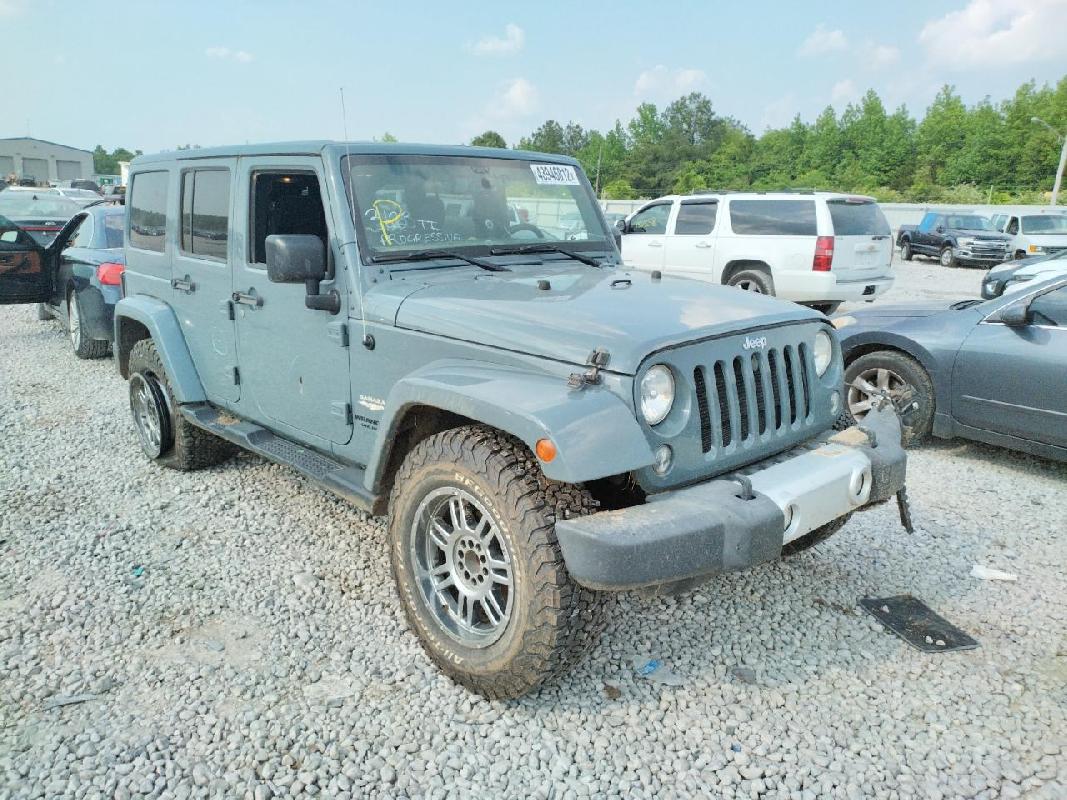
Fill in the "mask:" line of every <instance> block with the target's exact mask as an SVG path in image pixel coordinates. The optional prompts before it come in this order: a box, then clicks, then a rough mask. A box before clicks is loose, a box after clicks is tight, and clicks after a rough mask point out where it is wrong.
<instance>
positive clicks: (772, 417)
mask: <svg viewBox="0 0 1067 800" xmlns="http://www.w3.org/2000/svg"><path fill="white" fill-rule="evenodd" d="M811 369H814V365H813V364H812V363H811V355H810V353H809V350H808V346H807V345H806V344H799V345H792V344H787V345H785V346H784V347H780V348H779V347H770V348H768V349H767V350H765V351H761V352H757V353H752V354H751V355H739V356H734V357H733V358H732V359H729V360H721V361H716V362H715V363H714V364H712V365H710V367H709V366H705V365H699V366H697V367H696V368H695V369H694V370H693V385H694V387H695V391H696V402H697V411H698V414H699V417H700V442H701V447H702V449H703V451H704V452H705V453H708V452H711V450H712V449H722V448H729V447H731V446H743V445H744V444H746V443H751V442H754V441H755V440H756V439H757V438H762V437H766V436H771V435H776V434H779V433H783V432H785V430H786V429H788V428H792V427H793V426H795V425H797V423H798V422H799V423H802V422H804V421H806V420H807V419H808V417H809V416H810V415H811V413H812V391H813V389H812V382H811V377H810V375H809V370H811ZM709 384H714V389H713V390H711V391H709Z"/></svg>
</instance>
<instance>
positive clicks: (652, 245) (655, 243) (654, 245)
mask: <svg viewBox="0 0 1067 800" xmlns="http://www.w3.org/2000/svg"><path fill="white" fill-rule="evenodd" d="M648 246H649V247H663V242H649V243H648Z"/></svg>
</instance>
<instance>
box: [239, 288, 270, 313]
mask: <svg viewBox="0 0 1067 800" xmlns="http://www.w3.org/2000/svg"><path fill="white" fill-rule="evenodd" d="M232 297H233V302H235V303H237V304H238V305H242V306H251V307H252V308H259V307H260V306H262V305H263V298H262V297H260V296H259V295H258V294H256V290H255V287H252V288H250V289H249V290H248V291H247V292H234V293H233V295H232Z"/></svg>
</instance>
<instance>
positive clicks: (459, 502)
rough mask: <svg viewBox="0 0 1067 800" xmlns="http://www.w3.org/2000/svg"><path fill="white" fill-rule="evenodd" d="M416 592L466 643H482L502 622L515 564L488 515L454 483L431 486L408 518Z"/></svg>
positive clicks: (494, 637)
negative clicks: (410, 522)
mask: <svg viewBox="0 0 1067 800" xmlns="http://www.w3.org/2000/svg"><path fill="white" fill-rule="evenodd" d="M411 560H412V565H413V567H414V573H415V580H416V582H417V584H418V588H419V598H420V600H421V601H422V603H423V605H424V606H425V607H426V609H427V610H428V611H429V612H430V614H431V616H433V618H434V620H435V621H436V622H437V624H438V625H439V626H440V627H441V628H442V629H443V630H444V631H445V632H446V633H447V634H448V635H449V636H450V637H451V638H453V639H455V640H456V641H458V642H460V643H461V644H463V645H465V646H467V647H487V646H489V645H491V644H492V643H493V642H495V641H496V640H497V639H499V638H500V636H501V635H502V634H503V633H504V630H505V628H507V624H508V620H510V619H511V612H512V606H513V603H514V601H513V598H514V574H515V573H514V570H513V569H512V560H511V554H510V552H509V550H508V546H507V542H506V541H505V539H504V537H503V535H502V534H501V530H500V526H499V525H498V524H497V522H496V520H495V519H493V516H492V515H491V514H490V513H489V512H488V510H486V508H485V506H484V505H482V503H481V502H479V501H478V500H477V499H476V498H475V497H474V496H473V495H471V494H470V493H469V492H467V491H465V490H463V489H459V488H456V487H444V488H441V489H437V490H435V491H433V492H430V493H429V494H428V495H427V496H426V497H425V499H423V501H422V503H420V504H419V507H418V510H417V511H416V512H415V518H414V521H413V522H412V524H411Z"/></svg>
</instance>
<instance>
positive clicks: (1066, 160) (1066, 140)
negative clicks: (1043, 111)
mask: <svg viewBox="0 0 1067 800" xmlns="http://www.w3.org/2000/svg"><path fill="white" fill-rule="evenodd" d="M1030 121H1031V122H1036V123H1037V124H1038V125H1044V126H1045V127H1046V128H1048V129H1049V130H1050V131H1052V132H1053V133H1054V134H1056V137H1057V138H1059V139H1062V140H1063V147H1061V148H1060V165H1059V166H1058V167H1057V168H1056V182H1055V183H1054V184H1053V185H1052V203H1051V205H1056V199H1057V198H1058V197H1059V196H1060V186H1061V184H1062V183H1063V168H1064V166H1065V165H1067V135H1064V134H1062V133H1060V132H1059V131H1058V130H1056V129H1055V128H1053V127H1052V126H1051V125H1049V124H1048V123H1047V122H1045V120H1043V119H1041V118H1040V117H1030Z"/></svg>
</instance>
